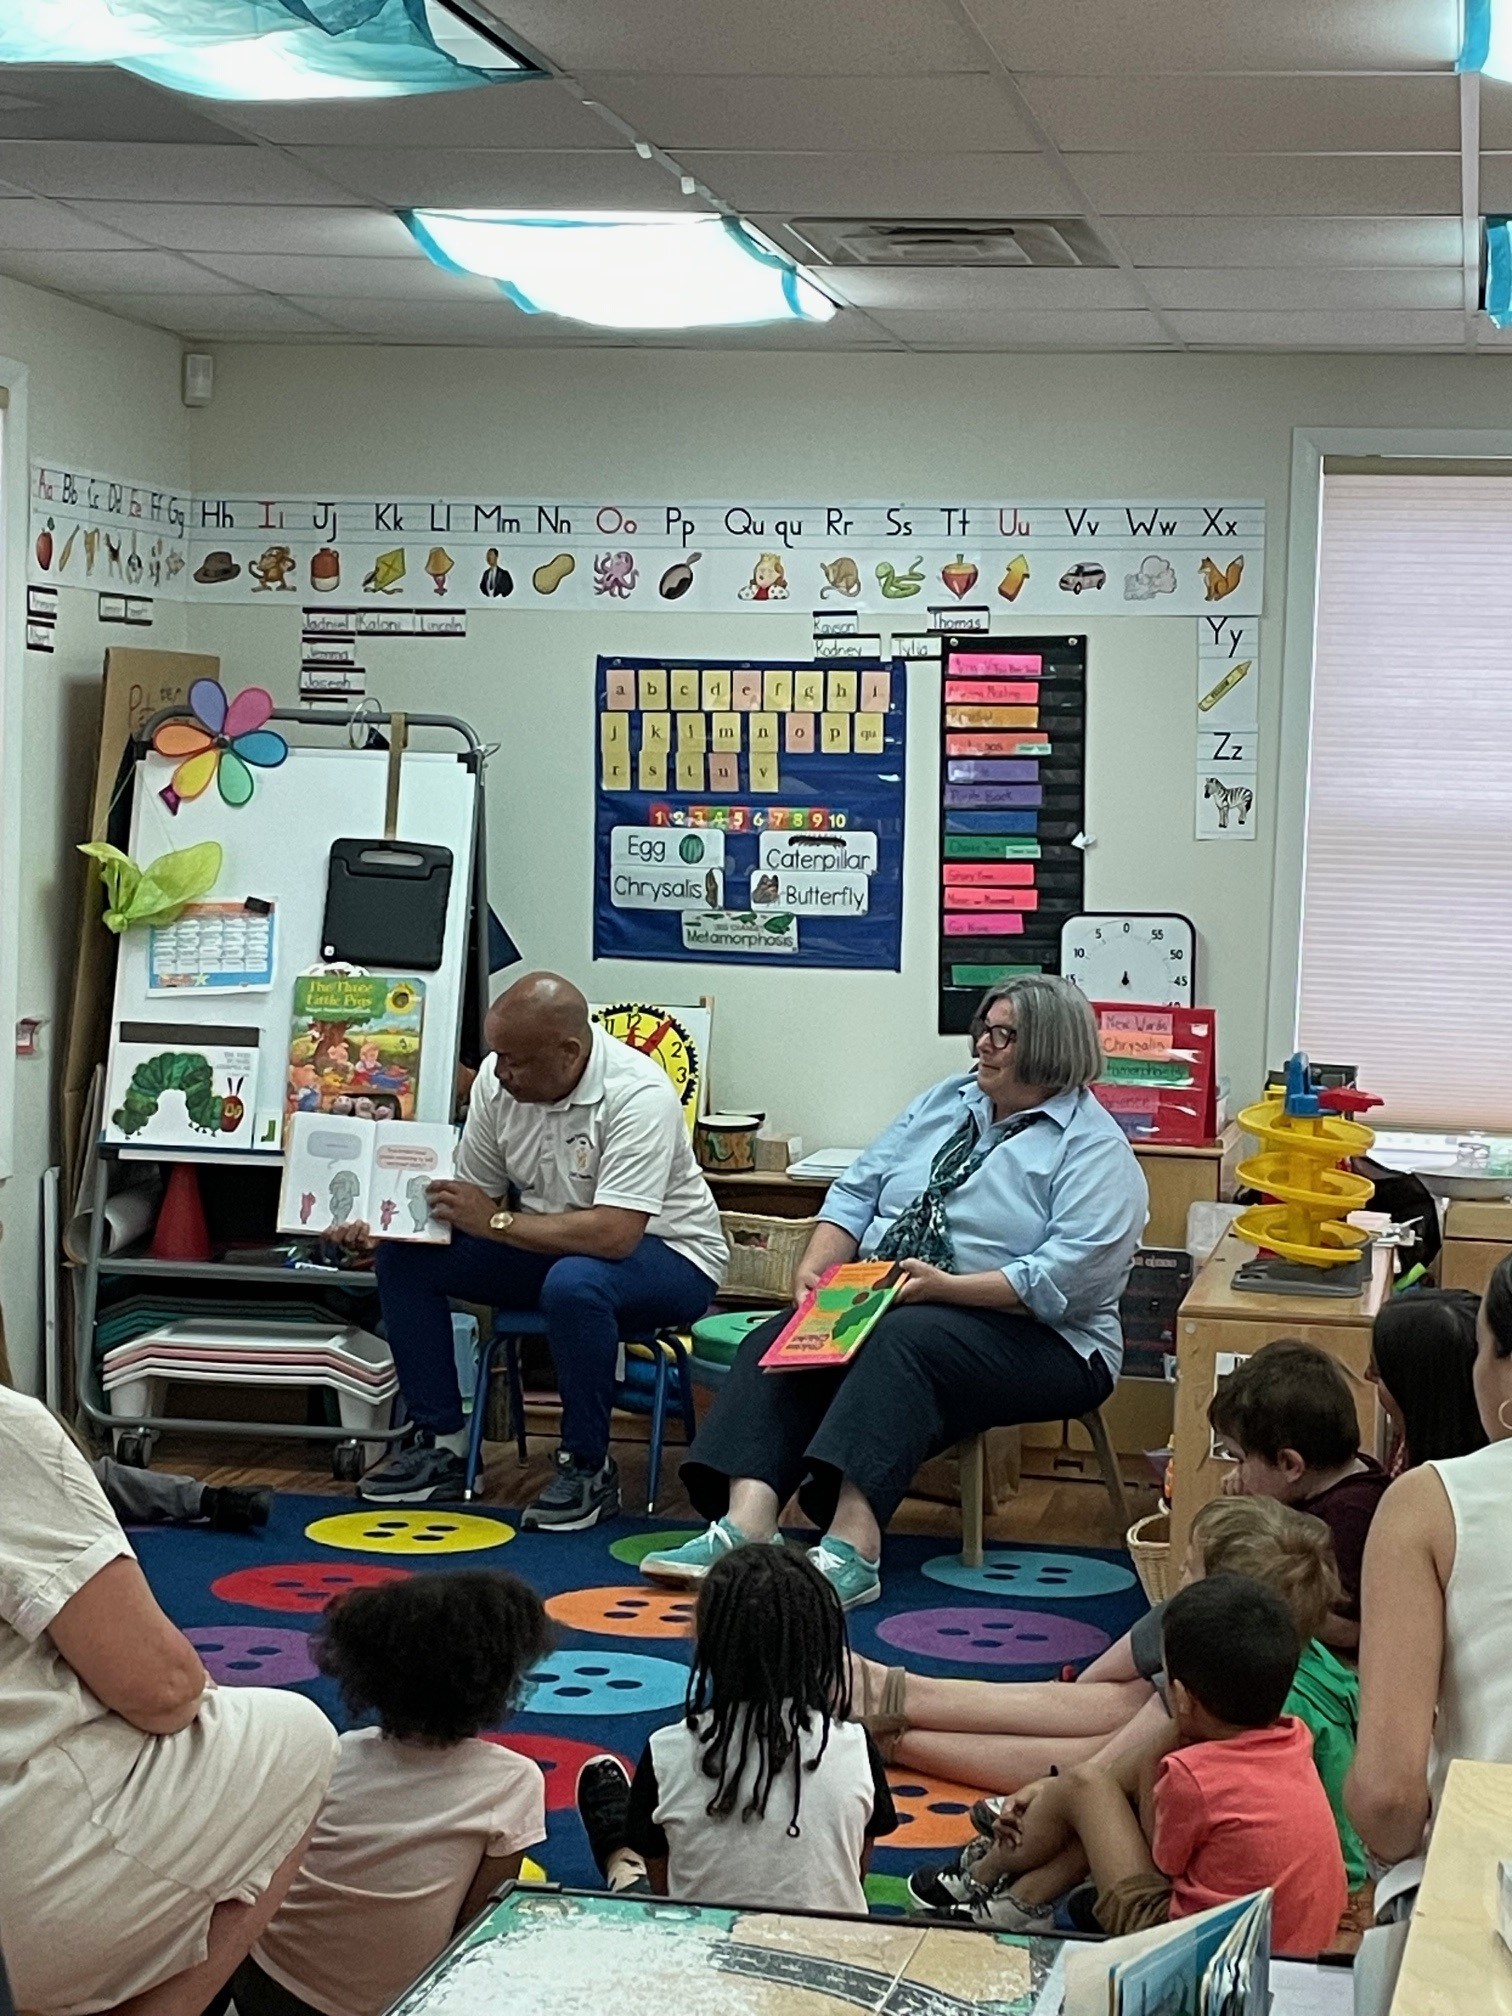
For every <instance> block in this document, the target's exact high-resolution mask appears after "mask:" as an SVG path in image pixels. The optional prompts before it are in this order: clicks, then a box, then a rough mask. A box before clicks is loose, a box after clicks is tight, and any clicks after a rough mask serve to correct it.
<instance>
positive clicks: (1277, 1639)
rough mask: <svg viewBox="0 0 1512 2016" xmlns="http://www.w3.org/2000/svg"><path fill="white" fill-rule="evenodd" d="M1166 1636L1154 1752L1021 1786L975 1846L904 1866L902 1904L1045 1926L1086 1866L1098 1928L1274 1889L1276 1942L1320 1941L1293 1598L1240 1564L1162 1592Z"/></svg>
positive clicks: (1319, 1820)
mask: <svg viewBox="0 0 1512 2016" xmlns="http://www.w3.org/2000/svg"><path fill="white" fill-rule="evenodd" d="M1164 1648H1165V1670H1166V1677H1167V1681H1168V1683H1169V1687H1170V1695H1171V1715H1172V1728H1171V1736H1170V1744H1171V1747H1170V1748H1169V1749H1168V1750H1167V1751H1166V1752H1165V1754H1163V1755H1162V1754H1158V1753H1156V1754H1146V1755H1145V1756H1143V1757H1142V1756H1141V1755H1140V1754H1139V1753H1137V1752H1135V1753H1133V1754H1132V1755H1130V1756H1129V1757H1127V1758H1124V1759H1120V1760H1119V1761H1118V1762H1117V1763H1115V1764H1114V1765H1113V1766H1112V1768H1111V1769H1109V1770H1101V1769H1099V1768H1098V1767H1097V1766H1096V1765H1091V1764H1083V1765H1078V1766H1076V1767H1075V1768H1074V1769H1072V1770H1071V1771H1069V1772H1066V1773H1065V1774H1064V1775H1062V1776H1060V1777H1057V1778H1053V1779H1041V1780H1040V1781H1039V1783H1038V1784H1036V1785H1033V1786H1028V1787H1026V1788H1025V1790H1024V1791H1023V1792H1021V1793H1018V1794H1016V1795H1015V1797H1014V1798H1013V1799H1011V1800H1010V1801H1009V1802H1008V1803H1007V1805H1006V1807H1005V1808H1004V1811H1003V1814H1002V1816H1001V1817H1000V1819H999V1821H998V1823H997V1838H996V1839H995V1840H994V1841H993V1842H992V1844H991V1845H990V1846H989V1847H988V1848H987V1850H986V1852H985V1853H984V1854H983V1855H982V1856H981V1857H980V1858H979V1859H977V1860H976V1861H974V1862H972V1863H970V1864H969V1865H968V1866H967V1867H966V1868H964V1869H962V1868H959V1867H951V1868H947V1869H945V1870H940V1871H936V1872H933V1875H932V1876H931V1875H928V1874H926V1873H925V1872H923V1871H917V1872H916V1873H915V1874H914V1876H913V1877H912V1878H911V1879H910V1882H909V1898H910V1904H911V1906H912V1908H915V1909H922V1910H930V1911H934V1912H936V1913H938V1914H942V1915H947V1916H951V1917H957V1918H964V1919H969V1920H970V1921H972V1922H973V1923H976V1924H981V1925H991V1926H996V1927H998V1928H999V1929H1001V1930H1008V1931H1037V1930H1045V1929H1048V1926H1049V1923H1050V1915H1051V1914H1050V1908H1049V1907H1050V1904H1051V1901H1052V1900H1053V1899H1054V1898H1056V1897H1058V1896H1060V1894H1061V1893H1062V1892H1063V1891H1065V1890H1068V1889H1069V1888H1070V1887H1071V1886H1072V1885H1073V1884H1075V1883H1077V1882H1078V1881H1080V1880H1081V1878H1082V1877H1084V1876H1085V1875H1086V1874H1087V1873H1088V1871H1089V1870H1090V1872H1091V1875H1092V1879H1093V1881H1094V1883H1095V1884H1096V1886H1097V1901H1096V1904H1095V1907H1094V1910H1095V1915H1096V1919H1097V1922H1098V1924H1099V1925H1100V1926H1101V1927H1102V1929H1103V1930H1104V1931H1105V1932H1112V1933H1124V1932H1136V1931H1141V1930H1143V1929H1144V1928H1145V1927H1147V1926H1150V1925H1156V1924H1162V1923H1164V1922H1165V1920H1167V1919H1168V1918H1182V1917H1187V1916H1189V1915H1190V1914H1191V1913H1193V1912H1195V1911H1205V1910H1206V1909H1207V1908H1208V1907H1209V1905H1213V1904H1222V1903H1227V1902H1229V1901H1231V1900H1232V1899H1235V1898H1239V1897H1247V1896H1248V1895H1250V1893H1251V1892H1252V1891H1256V1890H1272V1891H1274V1893H1275V1905H1274V1917H1273V1921H1272V1939H1271V1943H1272V1946H1273V1947H1274V1949H1275V1950H1276V1951H1277V1952H1281V1953H1295V1954H1314V1953H1318V1952H1320V1951H1321V1950H1322V1949H1323V1947H1325V1946H1327V1945H1328V1944H1329V1942H1330V1941H1331V1940H1332V1938H1333V1936H1334V1933H1335V1931H1336V1930H1337V1928H1338V1923H1339V1919H1340V1916H1341V1915H1342V1913H1343V1910H1344V1906H1345V1902H1346V1900H1347V1896H1348V1883H1347V1880H1346V1878H1345V1874H1344V1859H1343V1856H1342V1854H1341V1852H1340V1849H1339V1834H1338V1829H1337V1827H1336V1826H1335V1825H1334V1817H1333V1812H1332V1809H1331V1808H1330V1806H1329V1803H1328V1795H1327V1793H1326V1792H1325V1791H1324V1790H1323V1784H1322V1781H1321V1779H1320V1778H1319V1777H1318V1773H1317V1769H1316V1767H1315V1765H1314V1763H1313V1755H1312V1737H1311V1734H1310V1732H1309V1731H1308V1729H1307V1726H1306V1724H1305V1723H1303V1722H1300V1721H1299V1720H1297V1718H1296V1717H1295V1716H1291V1715H1283V1714H1282V1713H1281V1709H1282V1705H1283V1703H1284V1702H1285V1700H1286V1696H1287V1694H1288V1692H1289V1691H1290V1688H1291V1684H1292V1679H1293V1676H1294V1674H1295V1672H1296V1667H1297V1659H1298V1654H1299V1649H1300V1648H1299V1645H1298V1640H1297V1632H1296V1627H1295V1625H1294V1624H1293V1622H1292V1618H1291V1613H1290V1612H1289V1611H1288V1610H1287V1608H1286V1606H1285V1604H1284V1603H1283V1602H1282V1601H1281V1598H1280V1597H1279V1596H1277V1595H1275V1594H1274V1593H1273V1592H1272V1591H1271V1590H1270V1589H1268V1588H1266V1587H1265V1585H1264V1584H1263V1583H1260V1582H1256V1581H1253V1580H1252V1579H1251V1578H1250V1577H1248V1576H1245V1575H1213V1576H1209V1577H1207V1578H1205V1579H1204V1580H1203V1581H1201V1582H1196V1583H1193V1584H1192V1586H1191V1587H1190V1588H1187V1589H1183V1590H1182V1591H1181V1592H1180V1594H1179V1595H1176V1596H1173V1597H1172V1599H1171V1601H1170V1603H1169V1605H1168V1606H1167V1608H1166V1611H1165V1617H1164ZM1136 1794H1137V1795H1138V1808H1139V1810H1138V1812H1137V1813H1136V1811H1135V1808H1134V1804H1133V1801H1134V1799H1135V1797H1136Z"/></svg>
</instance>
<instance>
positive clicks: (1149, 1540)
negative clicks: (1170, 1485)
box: [1124, 1512, 1171, 1603]
mask: <svg viewBox="0 0 1512 2016" xmlns="http://www.w3.org/2000/svg"><path fill="white" fill-rule="evenodd" d="M1124 1545H1125V1546H1126V1547H1127V1548H1128V1550H1129V1553H1130V1555H1131V1556H1132V1557H1133V1561H1134V1572H1135V1573H1136V1574H1137V1575H1138V1577H1139V1580H1140V1584H1141V1586H1142V1588H1143V1589H1144V1592H1145V1594H1146V1596H1148V1597H1149V1599H1150V1601H1151V1602H1152V1603H1164V1601H1165V1599H1166V1598H1167V1596H1169V1595H1170V1593H1171V1515H1170V1513H1169V1512H1151V1513H1150V1514H1149V1515H1148V1516H1147V1517H1146V1518H1143V1519H1136V1520H1135V1522H1134V1524H1133V1525H1132V1526H1131V1527H1130V1528H1129V1530H1128V1533H1127V1534H1126V1535H1125V1537H1124Z"/></svg>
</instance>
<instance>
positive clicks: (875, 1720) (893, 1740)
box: [856, 1664, 909, 1764]
mask: <svg viewBox="0 0 1512 2016" xmlns="http://www.w3.org/2000/svg"><path fill="white" fill-rule="evenodd" d="M907 1692H908V1674H907V1673H906V1672H905V1670H904V1669H903V1667H901V1666H889V1667H888V1668H887V1670H886V1672H885V1673H884V1674H883V1676H882V1685H881V1686H880V1687H877V1685H876V1683H875V1682H874V1680H873V1678H872V1671H871V1667H870V1665H869V1664H868V1665H866V1666H863V1667H862V1669H861V1713H860V1714H859V1715H858V1716H857V1717H856V1720H857V1721H858V1722H860V1724H861V1725H862V1727H863V1728H864V1729H865V1730H866V1733H867V1734H868V1735H869V1736H870V1737H871V1739H872V1741H873V1743H875V1744H876V1746H877V1749H878V1751H879V1753H880V1755H881V1757H882V1761H883V1763H884V1764H890V1763H891V1762H892V1761H893V1757H894V1754H895V1753H896V1751H897V1747H898V1744H899V1743H900V1741H901V1740H902V1739H903V1737H904V1736H906V1735H907V1734H908V1727H909V1724H908V1715H907V1712H906V1708H905V1705H904V1704H905V1701H906V1698H907Z"/></svg>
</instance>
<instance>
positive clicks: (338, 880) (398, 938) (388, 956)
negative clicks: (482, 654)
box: [320, 714, 452, 973]
mask: <svg viewBox="0 0 1512 2016" xmlns="http://www.w3.org/2000/svg"><path fill="white" fill-rule="evenodd" d="M408 739H409V735H408V728H407V725H406V722H405V718H404V716H403V715H402V714H396V715H394V716H393V720H392V725H391V734H390V743H389V761H388V797H387V803H386V806H385V810H384V819H383V837H382V839H381V840H334V841H332V843H331V852H330V859H329V863H328V865H327V870H326V900H325V916H324V919H323V921H322V923H321V927H320V956H321V957H322V959H327V960H341V961H345V962H346V963H348V964H350V965H353V966H367V967H377V968H379V969H380V970H381V969H383V968H393V969H397V970H401V971H402V970H404V969H405V968H409V969H411V970H413V971H417V972H421V973H434V972H435V971H436V970H437V969H438V967H439V966H440V964H441V957H442V947H443V945H444V943H445V940H446V906H447V901H448V899H449V897H450V895H451V878H452V852H451V849H450V848H449V847H437V846H433V845H431V844H430V843H429V842H426V841H421V840H399V839H396V838H395V827H396V825H397V823H398V812H399V772H400V765H401V764H402V762H403V759H404V748H405V744H406V742H407V741H408Z"/></svg>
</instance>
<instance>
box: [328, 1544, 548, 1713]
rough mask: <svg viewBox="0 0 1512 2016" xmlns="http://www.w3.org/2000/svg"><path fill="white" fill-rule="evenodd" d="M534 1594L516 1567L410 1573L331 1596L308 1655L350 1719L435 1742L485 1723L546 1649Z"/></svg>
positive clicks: (507, 1704) (508, 1703)
mask: <svg viewBox="0 0 1512 2016" xmlns="http://www.w3.org/2000/svg"><path fill="white" fill-rule="evenodd" d="M550 1643H551V1633H550V1628H549V1626H548V1625H547V1622H546V1613H545V1611H544V1610H543V1609H542V1608H541V1599H540V1597H539V1596H537V1594H536V1592H535V1591H534V1589H532V1588H531V1587H530V1586H529V1584H528V1583H525V1582H522V1581H521V1580H520V1579H519V1577H518V1576H517V1575H489V1574H480V1573H477V1572H472V1573H464V1574H459V1575H410V1576H406V1577H405V1578H404V1579H403V1580H402V1581H395V1582H381V1583H379V1584H377V1585H376V1586H375V1587H373V1588H370V1589H354V1590H352V1591H351V1593H350V1594H349V1595H346V1596H338V1597H337V1599H336V1601H335V1602H334V1603H332V1604H331V1605H330V1606H329V1607H328V1608H327V1610H326V1613H325V1616H324V1618H323V1620H322V1622H321V1626H320V1631H319V1635H318V1636H317V1638H316V1640H315V1662H316V1664H317V1665H318V1666H319V1668H320V1670H321V1672H322V1673H325V1674H327V1675H328V1676H329V1677H330V1678H331V1679H332V1680H334V1681H335V1682H336V1684H337V1685H338V1686H339V1687H340V1689H341V1697H342V1699H343V1700H344V1701H345V1703H346V1705H347V1709H348V1712H349V1713H350V1714H351V1715H352V1717H353V1719H354V1720H360V1719H361V1718H362V1717H363V1716H365V1715H369V1714H376V1715H377V1717H378V1723H379V1727H380V1728H381V1729H382V1730H383V1733H384V1735H385V1736H395V1737H399V1738H401V1739H402V1740H403V1741H405V1742H407V1743H429V1744H433V1745H434V1746H435V1747H436V1748H438V1749H443V1748H446V1747H448V1746H450V1745H451V1744H453V1743H461V1742H462V1741H464V1739H465V1738H467V1737H469V1736H476V1735H477V1734H478V1731H479V1730H480V1729H491V1728H493V1727H494V1725H495V1724H496V1723H498V1722H500V1721H502V1720H503V1718H504V1716H505V1714H506V1713H507V1712H508V1710H509V1709H510V1708H511V1707H512V1706H513V1705H514V1702H515V1700H516V1698H517V1696H518V1694H519V1691H520V1683H521V1682H522V1680H523V1679H524V1678H525V1675H526V1673H527V1672H528V1671H529V1670H530V1668H531V1667H532V1666H534V1665H535V1664H536V1663H537V1662H538V1661H539V1660H540V1659H541V1658H543V1657H544V1656H545V1654H546V1652H547V1650H548V1649H549V1647H550Z"/></svg>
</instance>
